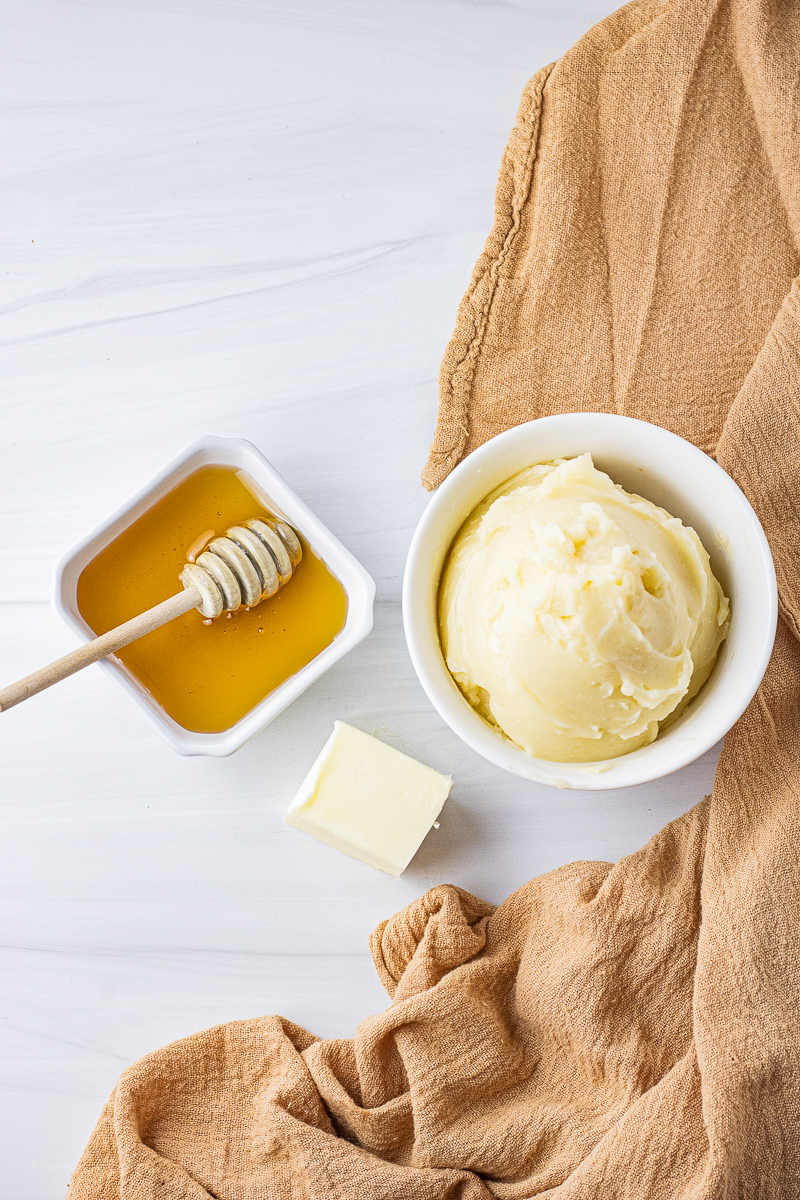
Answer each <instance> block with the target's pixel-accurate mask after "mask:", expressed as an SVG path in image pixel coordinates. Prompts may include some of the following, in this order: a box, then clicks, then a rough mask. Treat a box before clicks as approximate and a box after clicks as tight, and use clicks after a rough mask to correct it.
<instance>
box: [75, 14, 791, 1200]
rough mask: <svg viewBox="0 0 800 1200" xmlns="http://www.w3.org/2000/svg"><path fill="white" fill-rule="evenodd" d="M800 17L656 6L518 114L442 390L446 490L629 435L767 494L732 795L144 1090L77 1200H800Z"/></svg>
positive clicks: (89, 1164)
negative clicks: (551, 444)
mask: <svg viewBox="0 0 800 1200" xmlns="http://www.w3.org/2000/svg"><path fill="white" fill-rule="evenodd" d="M798 63H800V5H797V4H795V3H793V2H792V0H657V2H652V0H650V2H648V0H642V2H638V0H637V2H635V3H633V4H629V5H627V6H626V7H625V8H623V9H621V10H620V11H619V12H618V13H616V14H615V15H614V16H612V17H610V18H609V19H608V20H606V21H604V22H602V23H601V24H599V25H597V26H595V27H594V28H593V29H591V30H590V32H589V33H588V34H587V35H586V36H585V37H584V38H583V39H582V40H581V41H580V42H579V43H578V44H577V45H576V46H575V47H574V49H573V50H571V51H570V52H569V53H568V54H567V55H566V56H565V57H564V58H563V59H562V60H561V61H560V62H559V63H557V64H556V65H555V66H553V67H548V68H546V69H545V70H543V71H540V72H539V74H538V75H537V76H535V78H534V79H533V80H532V81H531V83H530V84H529V86H528V88H527V89H526V91H525V95H524V98H523V102H522V107H521V109H520V112H519V116H518V119H517V124H516V127H515V129H514V131H513V133H512V136H511V141H510V143H509V146H508V149H507V152H506V155H505V158H504V160H503V166H502V170H501V174H500V183H499V187H498V192H497V205H496V220H495V225H494V228H493V230H492V233H491V235H490V237H489V240H488V242H487V245H486V249H485V252H484V254H483V255H482V257H481V259H480V261H479V263H478V265H477V267H476V269H475V272H474V274H473V278H472V283H471V285H470V289H469V292H468V293H467V296H466V297H465V299H464V301H463V302H462V305H461V308H460V310H459V315H458V324H457V329H456V332H455V334H454V337H453V339H452V341H451V344H450V346H449V348H448V350H447V353H446V356H445V360H444V363H443V367H442V378H441V393H440V396H441V402H440V410H439V421H438V426H437V432H436V440H435V443H434V446H433V448H432V451H431V457H430V461H429V463H428V467H427V470H426V474H425V480H426V482H427V483H428V485H429V486H431V487H433V486H436V484H438V483H439V482H440V481H441V480H442V479H443V478H444V477H445V475H446V474H447V472H448V471H449V470H450V469H452V467H453V466H454V465H455V464H456V463H457V462H458V461H459V459H460V458H462V457H463V456H464V455H465V454H467V453H469V452H470V451H471V450H472V449H474V448H475V447H476V446H478V445H480V444H481V443H482V442H484V441H485V440H486V439H487V438H489V437H491V436H493V435H494V434H496V433H499V432H500V431H501V430H503V429H505V428H507V427H508V426H510V425H514V424H518V423H519V422H521V421H524V420H529V419H531V418H533V417H538V416H543V415H547V414H549V413H555V412H564V411H576V410H587V411H603V412H618V413H625V414H627V415H630V416H636V417H642V418H644V419H646V420H650V421H655V422H657V423H658V424H661V425H664V426H665V427H666V428H668V429H671V430H673V431H675V432H676V433H679V434H681V435H682V436H683V437H686V438H689V439H690V440H691V441H693V442H695V444H696V445H698V446H700V447H701V448H702V449H704V450H705V451H706V452H707V453H709V454H715V455H716V456H717V458H718V461H719V462H720V463H721V464H722V465H723V466H724V467H725V469H726V470H727V471H729V472H730V474H731V475H732V476H733V477H734V478H735V479H736V480H737V482H738V483H739V484H740V486H741V487H742V488H743V490H744V491H745V493H746V494H747V495H748V497H749V498H750V500H751V502H752V503H753V505H754V507H755V508H756V511H757V512H758V515H759V517H760V518H761V521H762V523H763V525H764V528H765V530H766V532H767V536H768V538H769V540H770V544H771V546H772V550H773V554H774V556H775V563H776V569H777V573H778V581H779V593H780V602H781V612H782V617H781V620H780V622H779V628H778V637H777V641H776V645H775V651H774V653H773V657H772V660H771V662H770V665H769V668H768V670H767V674H766V676H765V678H764V682H763V684H762V686H761V688H760V690H759V692H758V694H757V696H756V698H755V699H754V700H753V702H752V704H751V705H750V707H749V708H748V710H747V712H746V713H745V715H744V716H743V717H742V718H741V720H740V721H739V723H738V724H737V725H736V727H735V728H734V730H733V731H732V732H731V733H730V734H729V735H728V737H727V738H726V739H725V747H724V750H723V754H722V757H721V759H720V764H719V768H718V773H717V779H716V783H715V787H714V794H713V796H712V797H711V798H709V799H707V800H705V801H703V802H702V803H700V804H699V805H698V806H697V807H696V808H695V809H693V810H692V811H691V812H690V813H688V814H687V815H686V816H685V817H683V818H681V819H680V820H679V821H677V822H674V823H673V824H672V825H669V826H668V827H667V828H666V829H665V830H663V831H662V832H661V833H660V834H659V835H658V836H657V837H656V838H654V839H653V840H652V841H651V842H650V843H649V844H648V845H647V846H645V847H644V849H643V850H641V851H639V852H638V853H637V854H635V855H633V856H631V857H630V858H627V859H624V860H622V861H621V862H620V863H618V864H617V865H616V866H611V865H609V864H607V863H577V864H573V865H572V866H568V867H564V868H562V869H560V870H558V871H555V872H553V873H551V874H549V875H546V876H544V877H543V878H541V879H538V880H534V881H533V882H532V883H530V884H528V885H527V886H526V887H524V888H522V889H521V890H520V891H519V892H517V893H515V895H513V896H512V897H511V898H510V899H509V900H507V901H506V902H505V904H503V905H501V906H500V907H499V908H498V909H497V910H496V911H493V910H492V908H491V906H490V905H488V904H485V903H483V902H482V901H480V900H477V899H476V898H475V897H473V896H469V895H467V894H466V893H464V892H462V891H460V890H459V889H458V888H454V887H448V886H443V887H439V888H435V889H433V891H431V892H429V893H428V894H427V895H425V896H423V897H422V899H421V900H419V901H417V902H416V903H415V904H413V905H411V906H410V908H408V909H406V911H405V912H403V913H401V914H400V915H399V916H397V917H395V918H394V919H393V920H391V921H389V922H388V923H386V924H384V925H383V926H381V927H380V928H379V929H378V930H377V931H376V933H375V934H374V935H373V942H372V950H373V956H374V958H375V963H376V966H377V969H378V971H379V973H380V975H381V978H382V979H383V981H384V983H385V984H386V987H387V989H388V990H389V993H390V995H391V996H392V997H393V1000H392V1003H391V1005H390V1006H389V1008H388V1009H387V1010H386V1012H384V1013H383V1014H382V1015H381V1016H378V1017H372V1018H370V1019H369V1020H368V1021H365V1022H364V1023H363V1024H362V1025H361V1026H359V1029H358V1031H357V1033H356V1036H355V1039H354V1040H353V1041H346V1040H336V1041H329V1042H320V1041H317V1040H316V1039H315V1038H313V1037H312V1036H311V1035H310V1034H307V1033H305V1032H304V1031H303V1030H301V1029H299V1028H298V1027H297V1026H294V1025H292V1024H291V1023H290V1022H287V1021H284V1020H281V1019H280V1018H278V1017H267V1018H263V1019H261V1020H256V1021H248V1022H235V1023H232V1024H229V1025H224V1026H220V1027H219V1028H217V1029H213V1030H210V1031H208V1032H206V1033H202V1034H197V1035H195V1036H194V1037H191V1038H188V1039H187V1040H185V1041H182V1042H178V1043H176V1044H175V1045H172V1046H168V1047H166V1048H165V1049H162V1050H159V1051H157V1052H156V1053H154V1054H151V1055H150V1056H148V1057H147V1058H145V1059H143V1060H142V1061H141V1062H140V1063H137V1064H136V1065H135V1066H133V1067H131V1068H130V1070H128V1071H126V1072H125V1074H124V1075H123V1076H122V1078H121V1080H120V1082H119V1084H118V1086H117V1088H116V1090H115V1092H114V1095H113V1096H112V1098H111V1100H110V1102H109V1105H108V1106H107V1108H106V1110H105V1112H104V1113H103V1115H102V1117H101V1119H100V1122H99V1124H98V1126H97V1129H96V1131H95V1133H94V1135H93V1137H92V1140H91V1142H90V1144H89V1146H88V1148H87V1150H86V1152H85V1154H84V1157H83V1159H82V1160H81V1163H80V1165H79V1167H78V1169H77V1171H76V1173H75V1175H74V1177H73V1182H72V1185H71V1189H70V1198H71V1200H114V1198H116V1197H123V1198H124V1200H155V1198H156V1197H158V1198H159V1200H178V1197H180V1198H181V1200H189V1198H192V1200H201V1198H202V1200H206V1198H207V1197H217V1198H219V1200H256V1198H259V1200H262V1198H263V1200H289V1198H290V1197H291V1198H292V1200H302V1198H308V1200H334V1198H336V1200H351V1198H357V1200H401V1198H402V1197H408V1198H409V1200H411V1198H413V1200H456V1197H458V1198H460V1200H478V1198H479V1197H488V1196H493V1197H499V1198H500V1200H517V1198H520V1200H521V1198H522V1197H530V1196H542V1195H546V1196H548V1197H552V1198H553V1200H677V1198H678V1197H683V1198H684V1200H690V1198H691V1200H711V1198H714V1200H716V1198H719V1200H723V1198H724V1200H734V1198H735V1200H749V1198H750V1197H752V1198H753V1200H791V1198H792V1197H800V871H799V870H798V853H797V849H796V844H797V838H798V829H800V820H799V818H800V761H798V750H799V749H800V732H799V730H798V717H799V716H800V555H799V554H798V549H797V548H798V545H800V453H799V451H800V446H799V445H798V431H799V430H800V295H798V285H797V282H796V281H795V276H796V274H797V272H798V257H799V254H798V248H799V247H800V138H798V133H797V131H798V128H800V69H799V68H798Z"/></svg>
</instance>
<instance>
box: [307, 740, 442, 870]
mask: <svg viewBox="0 0 800 1200" xmlns="http://www.w3.org/2000/svg"><path fill="white" fill-rule="evenodd" d="M452 786H453V781H452V779H451V778H450V776H449V775H440V774H439V772H438V771H434V770H433V769H432V768H431V767H426V766H423V764H422V763H420V762H417V760H416V759H414V758H409V757H408V755H407V754H401V753H400V751H399V750H395V749H394V748H393V747H392V746H387V745H385V743H384V742H380V741H378V739H377V738H374V737H370V736H369V734H368V733H362V732H361V730H360V729H354V728H353V726H352V725H345V724H344V722H342V721H334V724H333V733H332V734H331V736H330V737H329V738H328V740H327V742H326V743H325V745H324V746H323V748H322V752H321V754H320V756H319V758H318V759H317V761H316V762H315V763H314V765H313V767H312V768H311V770H310V771H309V773H308V775H307V776H306V778H305V780H304V781H303V783H302V785H301V787H300V791H299V792H298V793H297V795H296V796H295V798H294V800H293V801H292V803H291V804H290V806H289V811H288V812H287V814H286V816H285V817H284V821H285V822H286V824H287V825H292V826H293V827H294V828H295V829H302V830H303V831H304V832H305V833H310V834H311V835H312V836H313V837H315V838H317V839H318V840H319V841H320V842H325V844H326V845H328V846H333V847H334V849H336V850H341V851H342V852H343V853H344V854H349V855H350V857H351V858H357V859H360V861H361V862H364V863H367V864H368V865H369V866H370V867H377V868H378V870H379V871H386V872H388V874H389V875H394V877H395V879H399V878H400V876H401V875H402V873H403V871H405V869H406V867H407V866H408V864H409V863H410V862H411V859H412V858H413V857H414V855H415V854H416V852H417V850H419V848H420V846H421V845H422V841H423V839H424V837H425V835H426V833H427V832H428V830H429V829H430V827H431V826H432V825H433V823H434V821H435V820H436V818H437V817H438V815H439V813H440V812H441V811H442V805H443V804H444V802H445V800H446V799H447V797H448V795H449V792H450V789H451V787H452Z"/></svg>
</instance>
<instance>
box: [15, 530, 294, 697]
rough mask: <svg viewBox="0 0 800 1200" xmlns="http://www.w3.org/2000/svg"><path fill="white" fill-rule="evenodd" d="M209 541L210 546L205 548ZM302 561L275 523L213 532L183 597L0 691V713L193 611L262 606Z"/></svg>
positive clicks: (190, 565)
mask: <svg viewBox="0 0 800 1200" xmlns="http://www.w3.org/2000/svg"><path fill="white" fill-rule="evenodd" d="M209 538H213V541H210V542H209V540H208V539H209ZM195 551H197V554H196V557H195ZM200 551H202V553H200ZM302 557H303V549H302V546H301V545H300V541H299V538H298V537H297V534H296V533H295V531H294V530H293V529H292V528H291V526H289V525H287V524H286V522H285V521H279V520H278V519H277V518H276V517H258V518H254V519H253V520H251V521H244V522H243V523H242V524H241V525H232V526H231V528H230V529H227V530H226V531H225V534H224V536H222V537H218V538H214V531H213V530H208V532H207V533H205V534H202V535H201V536H200V537H199V538H198V539H197V541H196V542H195V543H194V544H193V545H192V547H191V548H190V550H189V553H188V555H187V558H188V560H189V561H187V563H186V566H185V567H184V568H183V570H182V571H181V576H180V579H181V583H182V584H183V589H184V590H183V591H182V592H178V593H177V595H175V596H170V598H169V600H163V601H162V602H161V604H156V605H155V607H154V608H149V609H148V610H147V612H143V613H140V614H139V616H138V617H134V618H133V619H132V620H130V621H126V622H125V623H124V624H123V625H117V627H116V629H109V631H108V633H104V634H102V636H101V637H98V638H95V639H94V640H93V641H91V642H87V643H86V645H85V646H80V647H79V648H78V649H77V650H73V651H72V652H71V653H70V654H65V655H64V657H63V658H57V659H56V661H55V662H52V663H50V664H49V665H48V666H46V667H42V668H41V669H40V670H38V671H34V672H33V674H32V675H27V676H26V677H25V678H24V679H20V680H19V681H18V682H17V683H12V684H9V686H8V687H6V688H2V689H0V712H2V711H3V710H4V709H6V708H13V707H14V705H15V704H19V703H21V701H23V700H27V699H28V697H29V696H35V695H36V693H37V692H42V691H44V689H45V688H48V687H50V686H51V685H52V684H54V683H58V682H59V680H61V679H66V678H67V676H68V675H74V674H75V672H76V671H80V670H82V669H83V668H84V667H88V666H90V665H91V664H92V663H95V662H99V661H100V659H101V658H106V657H107V656H108V655H109V654H113V653H114V651H115V650H121V649H122V647H123V646H127V645H129V644H130V643H131V642H135V641H136V639H137V638H140V637H144V635H145V634H146V633H150V632H152V630H153V629H158V628H159V626H161V625H166V624H167V622H168V621H174V619H175V618H176V617H180V616H182V615H183V613H187V612H189V610H190V609H192V608H196V609H198V610H199V612H200V613H202V615H203V616H204V617H205V618H206V621H211V620H213V619H214V618H215V617H218V616H219V615H220V614H221V613H223V612H235V611H236V609H238V608H243V607H245V608H252V607H253V605H255V604H260V603H261V601H262V600H267V599H269V597H270V596H274V595H275V593H276V592H277V590H278V588H281V587H283V585H284V584H285V583H286V582H287V581H288V580H289V579H291V577H292V572H293V571H294V569H295V567H296V566H297V564H298V563H299V562H300V559H301V558H302Z"/></svg>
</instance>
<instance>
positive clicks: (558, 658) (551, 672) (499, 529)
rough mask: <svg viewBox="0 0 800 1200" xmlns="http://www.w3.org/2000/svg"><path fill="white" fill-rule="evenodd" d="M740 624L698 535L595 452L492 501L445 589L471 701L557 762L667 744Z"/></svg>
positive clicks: (553, 466)
mask: <svg viewBox="0 0 800 1200" xmlns="http://www.w3.org/2000/svg"><path fill="white" fill-rule="evenodd" d="M728 625H729V605H728V601H727V599H726V597H725V595H724V594H723V591H722V588H721V587H720V585H719V583H718V582H717V580H716V579H715V578H714V575H713V574H712V572H711V566H710V563H709V557H708V554H707V553H706V551H705V549H704V547H703V545H702V543H701V542H700V539H699V537H698V536H697V534H696V533H695V531H694V530H693V529H691V528H689V527H687V526H685V525H683V524H682V523H681V522H680V521H679V520H678V519H677V518H676V517H672V516H670V515H669V513H667V512H665V511H664V510H663V509H661V508H657V507H656V505H654V504H652V503H650V501H648V500H643V499H642V498H641V497H640V496H635V495H631V494H629V493H628V492H626V491H624V490H623V489H622V488H621V487H620V486H619V485H617V484H614V483H613V482H612V480H611V479H609V477H608V476H607V475H605V474H603V473H602V472H601V471H598V470H597V469H596V468H595V466H594V464H593V462H592V458H591V455H589V454H583V455H581V456H579V457H578V458H572V459H566V460H557V461H556V462H551V463H543V464H540V465H538V466H533V467H527V468H526V469H525V470H524V471H520V472H519V473H518V474H517V475H515V476H514V477H513V478H512V479H509V480H507V481H506V482H505V483H504V484H502V485H501V486H500V487H499V488H497V489H496V490H495V491H494V492H492V493H491V494H490V495H489V496H487V497H486V499H485V500H484V501H483V502H482V503H481V504H480V505H478V507H477V508H476V509H475V510H474V512H473V513H472V514H471V515H470V517H469V518H468V519H467V521H466V522H465V524H464V525H463V526H462V528H461V530H460V531H459V533H458V535H457V537H456V539H455V541H454V543H453V546H452V548H451V551H450V556H449V558H448V561H447V564H446V566H445V570H444V572H443V576H442V583H441V588H440V593H439V629H440V635H441V641H442V648H443V651H444V655H445V659H446V661H447V666H448V668H449V670H450V672H451V674H452V675H453V677H454V678H455V680H456V682H457V683H458V685H459V687H460V688H461V691H462V692H463V693H464V695H465V696H466V698H467V700H468V701H469V702H470V704H472V705H473V706H474V707H475V708H476V709H477V711H478V712H479V713H480V714H481V716H482V717H484V719H485V720H487V721H489V722H490V723H491V724H493V725H495V726H496V727H498V728H499V729H500V731H501V732H502V733H503V734H505V736H506V737H507V738H509V739H510V740H511V741H512V742H515V743H516V744H517V745H518V746H520V747H521V748H522V749H523V750H524V751H525V752H526V753H527V754H530V755H532V756H533V757H536V758H544V759H549V760H551V761H556V762H592V761H597V760H602V759H610V758H616V757H618V756H619V755H621V754H628V753H629V752H630V751H632V750H636V749H638V748H639V747H640V746H645V745H647V744H648V743H649V742H652V741H653V740H654V738H655V737H656V736H657V734H658V731H659V728H660V726H662V725H663V723H664V722H666V721H674V720H675V719H676V718H677V716H678V715H679V714H680V713H681V712H682V711H683V709H684V708H685V707H686V705H687V704H688V703H689V701H690V700H691V699H692V698H693V697H694V696H695V695H696V694H697V692H698V691H699V690H700V688H701V687H702V686H703V684H704V683H705V681H706V680H707V679H708V676H709V675H710V673H711V670H712V668H713V666H714V662H715V660H716V657H717V653H718V651H719V647H720V645H721V644H722V642H723V641H724V639H725V637H726V636H727V632H728Z"/></svg>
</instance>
